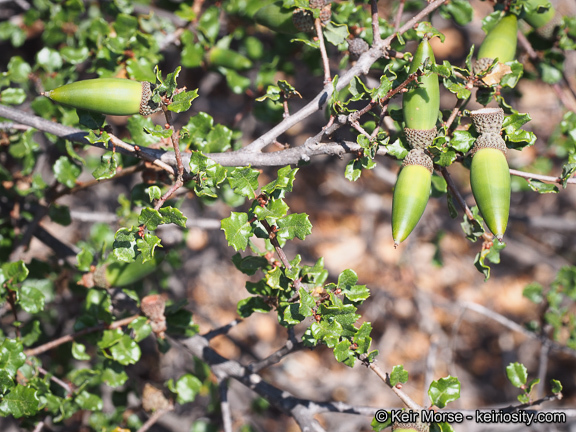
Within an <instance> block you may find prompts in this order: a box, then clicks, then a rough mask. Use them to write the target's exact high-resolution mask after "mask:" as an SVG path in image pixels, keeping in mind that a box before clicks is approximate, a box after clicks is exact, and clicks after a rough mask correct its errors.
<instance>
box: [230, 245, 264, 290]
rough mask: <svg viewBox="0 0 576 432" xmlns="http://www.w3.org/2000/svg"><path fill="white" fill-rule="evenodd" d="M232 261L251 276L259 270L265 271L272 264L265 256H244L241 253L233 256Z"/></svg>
mask: <svg viewBox="0 0 576 432" xmlns="http://www.w3.org/2000/svg"><path fill="white" fill-rule="evenodd" d="M232 262H233V263H234V265H235V266H236V268H237V269H238V270H240V271H241V272H242V273H244V274H247V275H249V276H252V275H253V274H254V273H256V272H257V271H258V270H263V271H264V269H266V267H268V266H269V265H270V264H269V263H268V260H267V259H266V258H264V257H261V256H252V255H248V256H246V257H244V258H242V256H241V255H240V253H237V254H235V255H233V256H232ZM252 294H254V293H252Z"/></svg>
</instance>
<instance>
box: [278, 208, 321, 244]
mask: <svg viewBox="0 0 576 432" xmlns="http://www.w3.org/2000/svg"><path fill="white" fill-rule="evenodd" d="M311 233H312V224H311V223H310V221H309V220H308V215H307V214H306V213H301V214H291V215H288V216H286V217H284V218H282V219H279V220H278V232H277V233H276V235H277V237H278V240H280V241H286V240H292V239H293V238H295V237H298V238H299V239H300V240H304V239H305V238H306V236H307V235H309V234H311Z"/></svg>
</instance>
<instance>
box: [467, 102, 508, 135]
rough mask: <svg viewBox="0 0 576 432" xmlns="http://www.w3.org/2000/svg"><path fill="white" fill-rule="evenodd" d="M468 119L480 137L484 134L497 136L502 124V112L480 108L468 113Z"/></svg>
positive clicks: (495, 109)
mask: <svg viewBox="0 0 576 432" xmlns="http://www.w3.org/2000/svg"><path fill="white" fill-rule="evenodd" d="M470 117H472V122H474V126H475V127H476V132H478V133H479V134H480V135H482V134H485V133H496V134H499V133H500V130H501V129H502V123H503V122H504V110H502V108H482V109H479V110H476V111H470Z"/></svg>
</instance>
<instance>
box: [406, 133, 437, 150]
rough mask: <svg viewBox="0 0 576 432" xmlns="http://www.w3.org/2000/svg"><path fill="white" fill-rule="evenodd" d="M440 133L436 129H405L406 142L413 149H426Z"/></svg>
mask: <svg viewBox="0 0 576 432" xmlns="http://www.w3.org/2000/svg"><path fill="white" fill-rule="evenodd" d="M437 133H438V131H437V130H436V128H432V129H410V128H404V135H406V141H407V142H408V145H409V146H410V147H411V148H413V149H425V148H426V147H428V146H429V145H430V144H432V141H434V138H436V134H437Z"/></svg>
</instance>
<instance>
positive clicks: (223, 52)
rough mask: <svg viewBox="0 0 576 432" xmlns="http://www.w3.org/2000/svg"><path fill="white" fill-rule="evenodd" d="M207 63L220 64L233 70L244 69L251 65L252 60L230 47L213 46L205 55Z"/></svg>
mask: <svg viewBox="0 0 576 432" xmlns="http://www.w3.org/2000/svg"><path fill="white" fill-rule="evenodd" d="M207 59H208V63H210V65H212V66H216V67H218V66H222V67H225V68H228V69H233V70H238V71H239V70H246V69H250V68H251V67H252V62H251V61H250V59H248V58H247V57H244V56H243V55H242V54H240V53H237V52H236V51H233V50H231V49H226V48H219V47H214V48H212V49H211V50H210V51H209V52H208V55H207Z"/></svg>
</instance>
